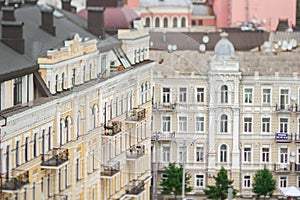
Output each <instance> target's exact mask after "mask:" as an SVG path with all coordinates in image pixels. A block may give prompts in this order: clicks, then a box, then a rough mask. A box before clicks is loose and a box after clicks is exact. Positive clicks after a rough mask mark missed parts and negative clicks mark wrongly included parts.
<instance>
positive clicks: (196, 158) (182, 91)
mask: <svg viewBox="0 0 300 200" xmlns="http://www.w3.org/2000/svg"><path fill="white" fill-rule="evenodd" d="M150 58H151V59H154V60H156V61H157V64H156V66H155V67H154V69H153V86H154V93H153V95H154V96H153V99H154V101H153V125H152V132H153V135H152V136H153V137H152V143H153V147H155V145H154V144H155V142H156V141H157V149H155V148H153V149H154V151H153V161H154V162H153V170H154V172H155V170H156V169H157V171H158V175H157V187H158V191H160V186H159V182H160V180H161V179H162V178H164V176H165V175H164V167H165V166H167V165H168V163H170V162H176V163H184V166H185V169H186V171H187V172H189V173H190V174H191V175H192V177H191V182H190V185H191V186H192V188H193V190H192V192H190V193H188V194H185V196H191V197H193V198H195V199H202V198H203V197H204V192H203V189H205V188H206V187H207V185H212V184H214V179H213V176H214V175H216V174H217V172H218V170H219V169H220V168H221V167H222V166H223V167H225V169H227V170H228V174H229V178H231V179H233V180H234V188H236V189H237V190H238V191H239V192H238V196H239V197H243V198H249V197H254V193H252V182H253V177H254V175H255V172H256V171H257V170H259V169H263V167H264V166H266V167H267V168H268V169H269V170H271V172H272V173H273V176H274V178H275V179H276V181H277V189H276V191H275V193H274V195H275V196H277V195H280V194H281V193H280V192H279V188H282V187H288V186H296V187H300V173H299V172H300V171H299V162H300V150H299V149H300V146H299V143H298V142H299V131H300V128H299V127H300V117H299V115H298V112H299V106H298V105H299V103H300V100H299V99H300V78H299V72H300V71H299V62H298V61H299V52H298V50H297V49H293V50H291V51H289V52H276V53H271V52H261V51H256V52H255V51H253V52H235V49H234V46H233V45H232V43H231V42H230V41H229V40H228V39H227V36H226V34H223V35H222V39H221V40H220V41H219V42H217V44H216V46H215V48H214V52H206V53H201V52H198V51H179V50H178V51H173V52H166V51H159V50H157V51H155V50H153V51H151V55H150ZM156 138H157V140H156ZM155 161H157V162H158V164H157V165H156V164H155ZM156 167H157V168H156ZM154 178H156V177H155V173H154ZM154 181H155V180H154Z"/></svg>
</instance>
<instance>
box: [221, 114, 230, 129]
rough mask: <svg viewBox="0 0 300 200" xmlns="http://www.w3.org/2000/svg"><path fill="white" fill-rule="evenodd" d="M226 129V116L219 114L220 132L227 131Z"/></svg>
mask: <svg viewBox="0 0 300 200" xmlns="http://www.w3.org/2000/svg"><path fill="white" fill-rule="evenodd" d="M227 129H228V117H227V115H222V116H221V123H220V132H221V133H227V131H228V130H227Z"/></svg>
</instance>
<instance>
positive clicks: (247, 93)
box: [244, 88, 253, 104]
mask: <svg viewBox="0 0 300 200" xmlns="http://www.w3.org/2000/svg"><path fill="white" fill-rule="evenodd" d="M252 92H253V90H252V88H245V90H244V95H245V101H244V103H246V104H251V103H252V98H253V97H252V95H253V94H252Z"/></svg>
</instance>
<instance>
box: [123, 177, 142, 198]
mask: <svg viewBox="0 0 300 200" xmlns="http://www.w3.org/2000/svg"><path fill="white" fill-rule="evenodd" d="M144 186H145V182H144V181H143V180H142V181H141V180H132V181H130V183H129V185H127V186H126V194H127V195H134V196H137V195H140V194H141V193H142V192H143V191H145V187H144Z"/></svg>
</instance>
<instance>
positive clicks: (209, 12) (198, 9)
mask: <svg viewBox="0 0 300 200" xmlns="http://www.w3.org/2000/svg"><path fill="white" fill-rule="evenodd" d="M213 15H214V11H213V8H212V6H209V5H205V4H194V5H193V9H192V16H213Z"/></svg>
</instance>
